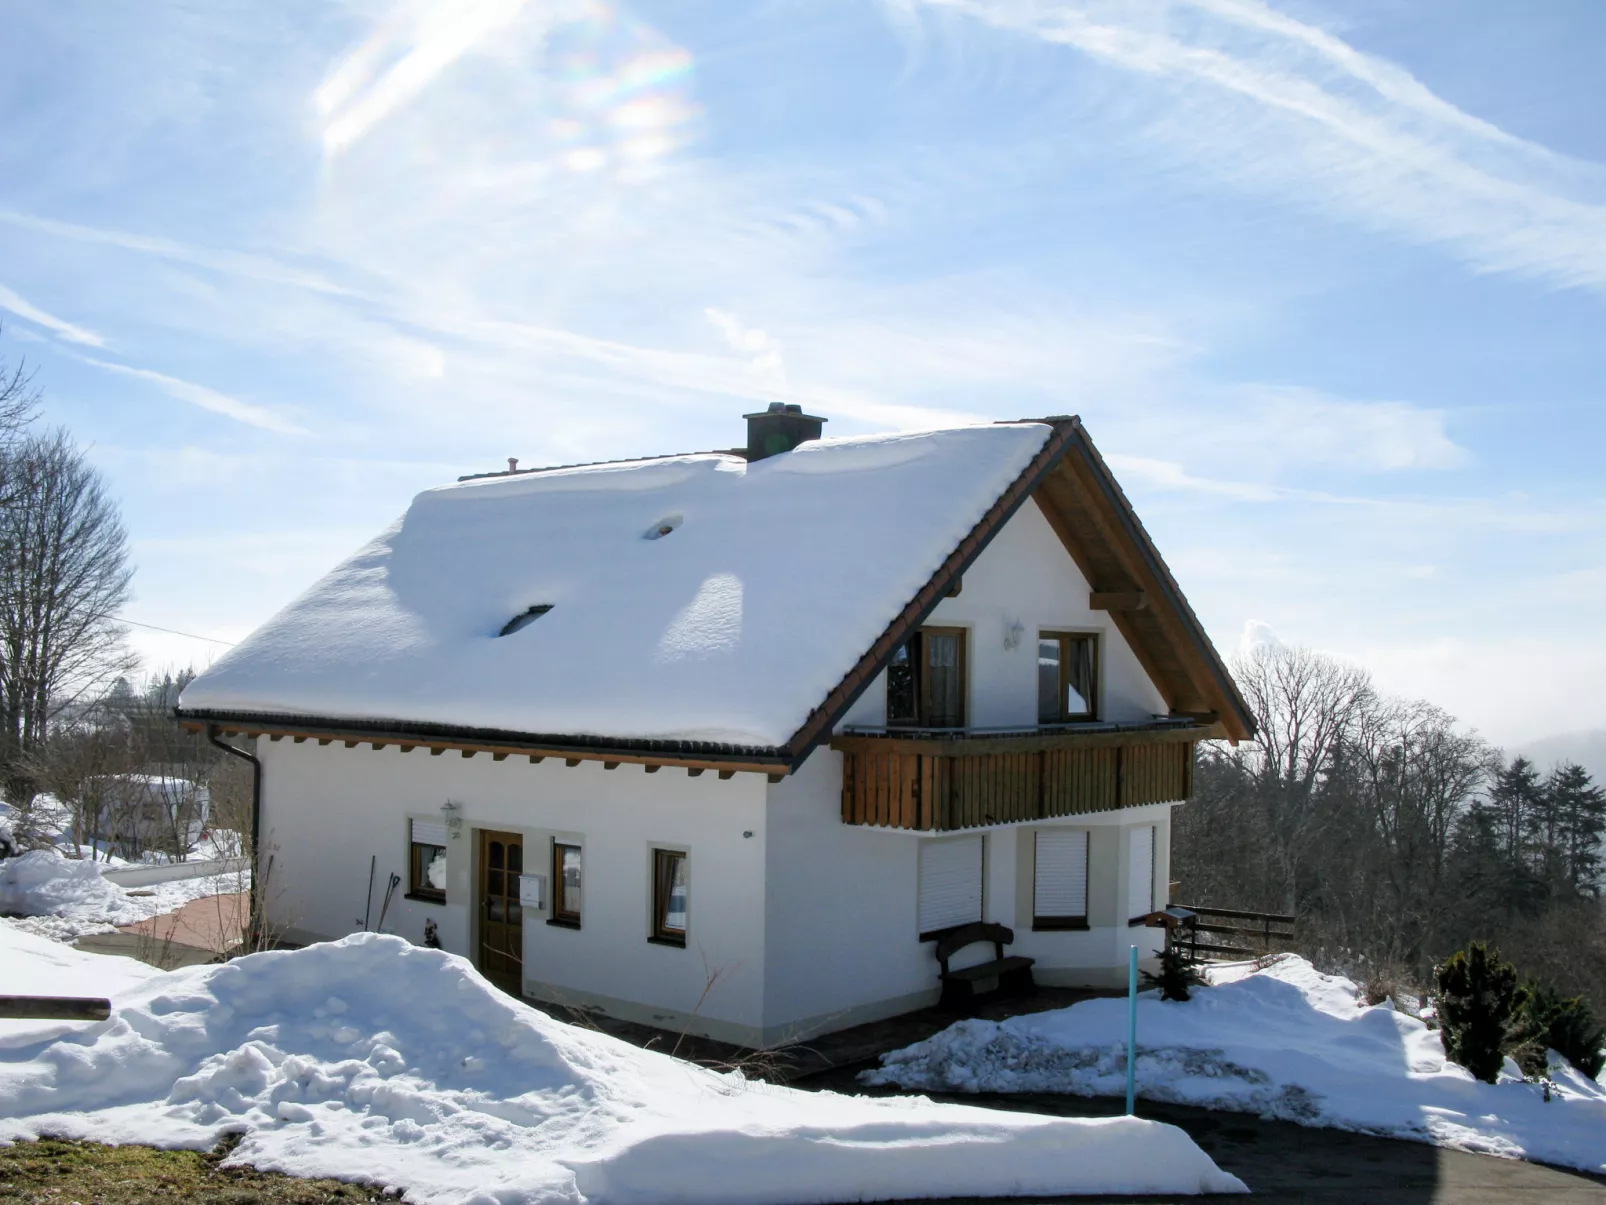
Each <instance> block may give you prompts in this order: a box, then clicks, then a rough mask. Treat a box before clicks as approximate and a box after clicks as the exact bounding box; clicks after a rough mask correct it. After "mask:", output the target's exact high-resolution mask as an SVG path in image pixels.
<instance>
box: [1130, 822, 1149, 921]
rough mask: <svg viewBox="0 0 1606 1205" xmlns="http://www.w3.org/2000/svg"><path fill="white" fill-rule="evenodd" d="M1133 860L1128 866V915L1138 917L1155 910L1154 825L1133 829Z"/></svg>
mask: <svg viewBox="0 0 1606 1205" xmlns="http://www.w3.org/2000/svg"><path fill="white" fill-rule="evenodd" d="M1130 856H1131V861H1130V862H1129V863H1128V867H1127V876H1128V877H1127V890H1128V892H1129V893H1130V898H1129V900H1128V903H1127V909H1126V913H1127V916H1129V917H1132V918H1136V917H1139V916H1146V915H1148V914H1149V913H1150V912H1153V911H1154V825H1152V824H1145V825H1144V826H1143V827H1142V828H1135V829H1133V830H1132V844H1131V846H1130Z"/></svg>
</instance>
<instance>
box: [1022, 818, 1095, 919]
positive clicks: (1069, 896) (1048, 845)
mask: <svg viewBox="0 0 1606 1205" xmlns="http://www.w3.org/2000/svg"><path fill="white" fill-rule="evenodd" d="M1032 915H1033V916H1036V917H1043V918H1050V917H1052V918H1063V917H1075V916H1082V917H1085V916H1086V915H1087V830H1085V829H1079V828H1045V829H1039V830H1038V831H1037V839H1036V852H1035V867H1034V870H1033V876H1032Z"/></svg>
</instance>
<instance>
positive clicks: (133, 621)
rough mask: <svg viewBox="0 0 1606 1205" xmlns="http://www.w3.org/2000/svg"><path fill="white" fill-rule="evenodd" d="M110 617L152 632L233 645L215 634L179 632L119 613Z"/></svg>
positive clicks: (175, 629)
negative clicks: (127, 617) (204, 634)
mask: <svg viewBox="0 0 1606 1205" xmlns="http://www.w3.org/2000/svg"><path fill="white" fill-rule="evenodd" d="M112 618H113V619H115V620H116V621H117V622H118V623H126V624H132V625H133V626H134V627H136V628H149V629H150V630H151V631H153V632H166V633H167V634H168V635H169V636H187V637H189V638H190V639H191V640H205V641H208V642H210V643H212V644H225V645H228V647H229V648H233V647H234V641H232V640H219V639H218V638H217V637H216V636H198V635H196V634H195V633H194V632H180V631H179V630H178V629H177V628H159V627H157V626H156V625H155V624H154V623H140V621H139V620H137V619H126V618H124V617H123V616H121V615H113V616H112Z"/></svg>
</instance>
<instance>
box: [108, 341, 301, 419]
mask: <svg viewBox="0 0 1606 1205" xmlns="http://www.w3.org/2000/svg"><path fill="white" fill-rule="evenodd" d="M80 359H82V360H83V361H84V363H86V364H93V365H94V366H95V367H96V368H103V369H105V370H106V371H107V372H115V373H118V374H119V375H121V376H125V377H135V378H137V379H139V380H141V381H149V382H151V383H152V384H153V385H155V386H157V387H158V388H159V389H161V390H162V392H163V393H165V394H167V395H168V396H169V397H172V398H177V399H178V400H179V401H181V402H188V403H189V404H190V405H192V406H199V407H200V408H201V409H202V410H210V411H211V412H212V413H213V414H221V415H223V416H224V417H225V418H232V419H233V420H234V421H235V422H239V423H245V424H246V425H247V426H251V427H259V428H261V429H262V430H264V431H273V432H275V433H277V434H279V435H306V434H307V433H308V432H307V429H306V428H305V427H298V426H297V425H296V424H295V423H292V422H291V421H290V420H289V419H287V418H284V417H283V416H282V415H280V414H278V413H277V412H276V411H273V410H270V409H269V408H268V407H266V406H257V405H253V404H252V403H250V402H242V401H240V399H239V398H234V397H230V396H229V395H228V394H226V393H219V392H218V391H217V390H215V389H208V388H207V387H206V386H205V385H197V384H195V383H194V382H193V381H185V380H181V379H179V378H178V377H170V376H168V375H167V374H166V373H162V372H153V371H151V370H150V369H148V368H130V367H129V366H128V365H126V364H113V363H111V362H110V361H108V360H95V359H91V358H90V357H88V356H82V357H80Z"/></svg>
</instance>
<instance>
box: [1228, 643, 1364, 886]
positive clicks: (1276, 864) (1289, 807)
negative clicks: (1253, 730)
mask: <svg viewBox="0 0 1606 1205" xmlns="http://www.w3.org/2000/svg"><path fill="white" fill-rule="evenodd" d="M1232 669H1233V676H1234V678H1236V679H1237V682H1238V687H1239V690H1240V691H1242V693H1243V696H1244V699H1245V701H1246V702H1247V703H1248V704H1249V706H1250V709H1251V710H1252V711H1253V712H1254V713H1255V720H1256V723H1257V725H1258V732H1257V735H1256V738H1255V740H1254V741H1252V742H1249V743H1246V744H1244V745H1240V746H1239V747H1238V748H1237V749H1235V750H1233V751H1232V752H1231V753H1229V754H1224V755H1223V756H1226V757H1227V758H1228V759H1229V760H1230V761H1231V762H1232V763H1234V765H1235V767H1236V770H1237V773H1238V775H1239V776H1240V777H1241V778H1242V779H1243V780H1244V783H1245V786H1246V787H1247V790H1246V791H1245V792H1244V793H1243V802H1244V803H1247V804H1248V805H1249V810H1250V811H1251V812H1252V815H1251V816H1246V817H1243V819H1244V820H1246V821H1248V822H1249V823H1250V824H1253V825H1256V826H1258V828H1259V831H1260V835H1261V838H1262V844H1261V849H1262V851H1263V854H1264V856H1265V857H1266V859H1267V860H1268V863H1269V864H1268V865H1266V866H1265V868H1264V871H1263V875H1264V880H1265V882H1266V884H1267V886H1268V887H1272V888H1273V893H1274V894H1275V895H1276V896H1278V897H1280V898H1278V899H1277V900H1276V901H1275V906H1276V907H1278V908H1280V909H1285V910H1289V911H1293V910H1295V909H1297V907H1298V903H1299V898H1300V895H1301V890H1302V889H1301V881H1300V876H1301V871H1302V869H1303V868H1304V867H1305V866H1306V865H1307V863H1308V860H1309V859H1308V855H1309V853H1310V851H1311V850H1312V849H1313V848H1314V847H1315V846H1316V844H1317V843H1318V842H1319V841H1321V840H1322V839H1323V837H1324V835H1325V834H1326V831H1327V829H1328V828H1329V820H1330V816H1329V815H1328V813H1327V811H1326V809H1324V808H1323V807H1322V800H1321V797H1320V794H1319V791H1318V788H1319V787H1320V786H1321V784H1322V781H1323V775H1324V774H1325V773H1326V772H1327V770H1328V768H1329V767H1330V766H1331V763H1332V757H1333V754H1334V752H1335V751H1336V750H1337V749H1338V748H1339V747H1340V746H1341V745H1342V743H1343V741H1344V739H1345V737H1346V736H1347V734H1348V733H1349V732H1350V730H1351V728H1352V727H1353V726H1354V725H1355V723H1356V722H1357V720H1358V718H1359V717H1360V715H1361V714H1362V713H1363V712H1364V711H1365V710H1366V708H1368V707H1370V706H1372V704H1373V703H1374V701H1375V699H1376V694H1375V692H1374V691H1373V689H1372V680H1371V677H1370V675H1368V674H1367V672H1366V671H1365V670H1364V669H1362V668H1360V667H1359V666H1356V665H1352V664H1350V663H1348V662H1345V661H1341V660H1339V659H1338V658H1336V657H1330V656H1327V655H1326V654H1324V653H1317V652H1312V651H1311V650H1310V649H1302V648H1286V647H1284V646H1282V645H1273V646H1263V647H1261V648H1259V649H1256V650H1255V651H1254V652H1253V653H1251V654H1249V655H1248V656H1246V657H1241V658H1239V659H1237V660H1236V661H1235V662H1234V663H1233V667H1232Z"/></svg>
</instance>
